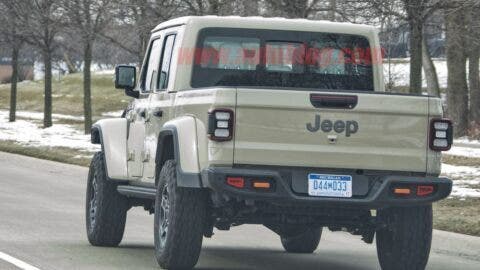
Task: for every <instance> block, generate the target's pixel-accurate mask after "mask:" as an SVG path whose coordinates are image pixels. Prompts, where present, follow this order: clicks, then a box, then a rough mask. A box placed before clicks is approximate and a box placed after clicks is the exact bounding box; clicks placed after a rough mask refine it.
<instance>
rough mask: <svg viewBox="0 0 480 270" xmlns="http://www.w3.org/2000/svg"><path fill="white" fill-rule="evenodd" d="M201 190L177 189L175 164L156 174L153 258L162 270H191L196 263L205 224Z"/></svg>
mask: <svg viewBox="0 0 480 270" xmlns="http://www.w3.org/2000/svg"><path fill="white" fill-rule="evenodd" d="M206 207H207V197H206V194H205V192H204V191H203V190H201V189H193V188H182V187H178V186H177V175H176V162H175V161H174V160H169V161H167V162H166V163H165V165H164V166H163V168H162V171H161V172H160V177H159V182H158V186H157V195H156V198H155V222H154V234H155V257H156V259H157V262H158V264H159V265H160V266H161V267H162V268H164V269H191V268H193V267H194V266H195V265H196V264H197V261H198V258H199V256H200V250H201V248H202V240H203V233H204V229H205V221H206V213H207V212H206Z"/></svg>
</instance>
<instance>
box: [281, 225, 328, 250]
mask: <svg viewBox="0 0 480 270" xmlns="http://www.w3.org/2000/svg"><path fill="white" fill-rule="evenodd" d="M321 237H322V228H316V229H315V228H307V229H306V230H305V231H303V232H299V233H295V234H291V235H288V236H286V235H284V236H280V239H281V241H282V246H283V248H284V249H285V251H286V252H289V253H303V254H310V253H313V252H314V251H315V250H316V249H317V247H318V244H319V243H320V238H321Z"/></svg>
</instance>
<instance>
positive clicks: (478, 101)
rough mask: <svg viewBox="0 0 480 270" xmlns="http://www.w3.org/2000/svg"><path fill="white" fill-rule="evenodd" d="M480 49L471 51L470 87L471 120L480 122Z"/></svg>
mask: <svg viewBox="0 0 480 270" xmlns="http://www.w3.org/2000/svg"><path fill="white" fill-rule="evenodd" d="M479 59H480V49H479V48H477V49H476V50H473V51H472V52H471V53H470V61H469V75H468V81H469V86H470V87H469V88H470V121H471V122H475V123H476V124H480V76H479V73H480V70H479V65H480V61H479Z"/></svg>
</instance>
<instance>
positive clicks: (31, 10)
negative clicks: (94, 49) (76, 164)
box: [3, 0, 63, 128]
mask: <svg viewBox="0 0 480 270" xmlns="http://www.w3.org/2000/svg"><path fill="white" fill-rule="evenodd" d="M3 1H4V4H5V5H6V6H7V7H8V9H9V10H10V12H12V14H13V16H14V18H15V20H16V22H17V23H18V26H19V29H20V31H21V32H22V35H23V36H24V37H25V41H26V42H27V43H30V44H32V45H33V46H36V47H37V48H39V49H40V51H41V53H42V58H43V63H44V66H45V100H44V117H43V127H44V128H47V127H51V126H52V59H53V52H54V51H55V49H56V48H57V46H58V43H57V42H56V40H55V38H56V37H57V34H58V33H59V31H60V29H61V28H62V27H63V21H62V19H63V12H62V11H63V10H62V8H61V6H60V5H59V4H60V3H59V0H3Z"/></svg>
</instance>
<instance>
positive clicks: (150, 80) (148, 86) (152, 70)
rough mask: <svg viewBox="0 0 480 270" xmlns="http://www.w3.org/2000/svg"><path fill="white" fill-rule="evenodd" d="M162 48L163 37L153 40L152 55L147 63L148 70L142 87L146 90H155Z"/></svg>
mask: <svg viewBox="0 0 480 270" xmlns="http://www.w3.org/2000/svg"><path fill="white" fill-rule="evenodd" d="M161 49H162V42H161V39H156V40H154V41H153V43H152V46H151V48H150V55H149V57H148V62H147V64H146V66H147V70H146V72H145V77H144V78H145V80H144V83H143V85H142V88H143V90H144V91H145V92H151V91H152V90H155V86H156V84H157V78H158V67H159V65H160V51H161Z"/></svg>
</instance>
